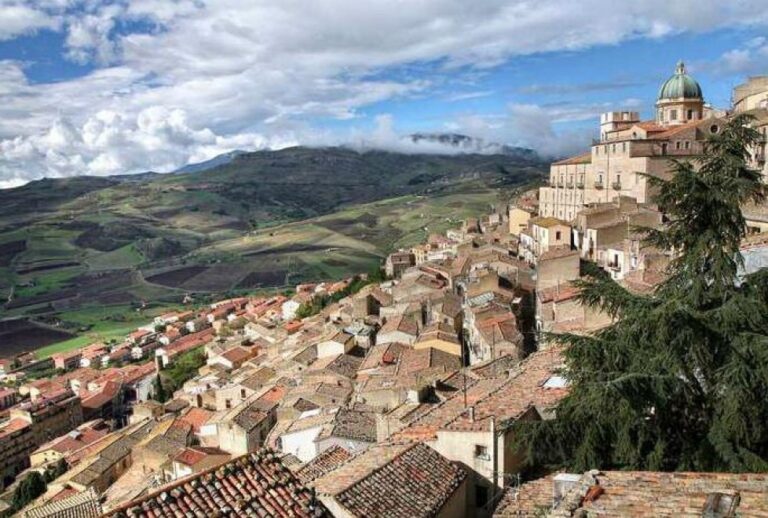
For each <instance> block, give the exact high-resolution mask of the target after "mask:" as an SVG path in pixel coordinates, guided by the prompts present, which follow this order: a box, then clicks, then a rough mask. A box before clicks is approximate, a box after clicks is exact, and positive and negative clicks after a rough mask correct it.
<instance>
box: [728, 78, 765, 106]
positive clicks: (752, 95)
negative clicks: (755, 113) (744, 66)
mask: <svg viewBox="0 0 768 518" xmlns="http://www.w3.org/2000/svg"><path fill="white" fill-rule="evenodd" d="M755 109H768V76H756V77H750V78H749V79H748V80H747V82H746V83H744V84H741V85H739V86H737V87H736V88H734V89H733V111H734V112H736V113H743V112H748V111H751V110H755Z"/></svg>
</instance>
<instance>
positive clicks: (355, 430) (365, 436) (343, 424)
mask: <svg viewBox="0 0 768 518" xmlns="http://www.w3.org/2000/svg"><path fill="white" fill-rule="evenodd" d="M323 435H326V436H332V437H341V438H344V439H352V440H354V441H362V442H371V443H373V442H376V416H375V414H373V413H372V412H360V411H357V410H349V409H346V408H341V409H339V411H338V412H336V414H335V417H334V420H333V428H331V427H328V428H327V433H325V434H323ZM321 436H322V435H321Z"/></svg>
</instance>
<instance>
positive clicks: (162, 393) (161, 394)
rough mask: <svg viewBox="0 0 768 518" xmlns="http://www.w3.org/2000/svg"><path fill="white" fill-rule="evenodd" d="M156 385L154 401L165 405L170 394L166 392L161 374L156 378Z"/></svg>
mask: <svg viewBox="0 0 768 518" xmlns="http://www.w3.org/2000/svg"><path fill="white" fill-rule="evenodd" d="M154 385H155V386H154V394H153V397H152V399H154V400H155V401H157V402H158V403H165V402H166V401H168V393H167V392H166V390H165V386H163V379H162V375H161V374H159V373H158V375H157V376H156V377H155V381H154Z"/></svg>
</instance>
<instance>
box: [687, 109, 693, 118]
mask: <svg viewBox="0 0 768 518" xmlns="http://www.w3.org/2000/svg"><path fill="white" fill-rule="evenodd" d="M691 119H693V110H688V120H691Z"/></svg>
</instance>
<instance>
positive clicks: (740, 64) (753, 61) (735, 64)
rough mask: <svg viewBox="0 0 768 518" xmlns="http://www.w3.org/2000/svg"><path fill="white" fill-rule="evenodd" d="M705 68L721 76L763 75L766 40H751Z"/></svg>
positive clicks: (767, 62)
mask: <svg viewBox="0 0 768 518" xmlns="http://www.w3.org/2000/svg"><path fill="white" fill-rule="evenodd" d="M705 66H706V68H708V69H710V70H712V71H713V72H714V73H716V74H721V75H733V74H745V75H751V74H764V73H765V70H766V69H767V68H768V39H766V38H765V37H762V36H760V37H757V38H752V39H751V40H749V41H747V42H746V43H745V44H744V45H743V46H742V47H740V48H737V49H731V50H729V51H728V52H725V53H723V55H722V56H720V58H719V59H718V60H717V61H715V62H714V63H708V64H706V65H705ZM699 67H701V68H704V67H703V66H701V65H699Z"/></svg>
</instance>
